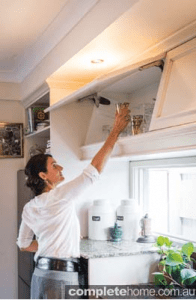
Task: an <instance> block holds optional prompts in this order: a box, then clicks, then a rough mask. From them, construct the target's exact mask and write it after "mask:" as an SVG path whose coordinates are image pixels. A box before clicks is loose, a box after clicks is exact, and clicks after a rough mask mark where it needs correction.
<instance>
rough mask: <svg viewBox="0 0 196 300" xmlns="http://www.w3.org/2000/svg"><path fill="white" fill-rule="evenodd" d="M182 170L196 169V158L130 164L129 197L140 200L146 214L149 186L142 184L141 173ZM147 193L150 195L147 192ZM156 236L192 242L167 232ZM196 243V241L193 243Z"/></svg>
mask: <svg viewBox="0 0 196 300" xmlns="http://www.w3.org/2000/svg"><path fill="white" fill-rule="evenodd" d="M167 167H168V168H172V167H173V168H178V167H179V168H182V167H196V156H191V157H178V158H165V159H152V160H138V161H130V162H129V174H130V178H129V187H130V188H129V196H130V198H134V199H137V200H138V204H139V205H140V208H141V210H142V211H144V212H146V211H147V210H146V209H145V203H144V201H143V193H144V189H145V188H147V184H145V182H142V184H140V180H141V177H142V178H143V176H139V175H140V172H143V171H145V170H143V169H144V168H157V169H158V168H167ZM145 193H148V191H147V190H145ZM153 234H154V235H155V236H158V235H164V236H168V237H171V238H173V239H176V241H182V242H186V241H190V239H186V238H184V237H182V236H177V235H171V234H168V233H165V232H153ZM192 242H194V243H195V241H192Z"/></svg>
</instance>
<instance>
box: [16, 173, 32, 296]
mask: <svg viewBox="0 0 196 300" xmlns="http://www.w3.org/2000/svg"><path fill="white" fill-rule="evenodd" d="M25 176H26V175H25V173H24V170H19V171H18V172H17V191H18V192H17V193H18V222H17V223H18V231H19V227H20V223H21V215H22V210H23V207H24V205H25V204H26V203H27V202H28V201H29V200H30V199H32V198H33V194H32V192H31V190H30V188H28V187H27V186H26V185H25ZM34 267H35V264H34V253H30V252H23V251H20V249H19V248H18V299H30V285H31V277H32V274H33V270H34Z"/></svg>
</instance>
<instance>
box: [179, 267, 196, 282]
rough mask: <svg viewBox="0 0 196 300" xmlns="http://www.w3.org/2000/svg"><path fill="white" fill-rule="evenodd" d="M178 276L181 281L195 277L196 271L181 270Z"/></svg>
mask: <svg viewBox="0 0 196 300" xmlns="http://www.w3.org/2000/svg"><path fill="white" fill-rule="evenodd" d="M180 274H181V278H182V280H183V281H185V280H187V279H189V278H193V277H196V271H194V270H193V269H183V270H181V272H180Z"/></svg>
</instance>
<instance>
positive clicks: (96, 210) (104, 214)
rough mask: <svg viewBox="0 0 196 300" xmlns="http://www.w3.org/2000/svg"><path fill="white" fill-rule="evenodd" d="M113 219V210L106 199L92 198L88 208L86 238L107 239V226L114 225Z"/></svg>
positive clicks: (114, 217) (114, 218)
mask: <svg viewBox="0 0 196 300" xmlns="http://www.w3.org/2000/svg"><path fill="white" fill-rule="evenodd" d="M115 220H116V216H115V210H114V208H113V207H112V206H111V204H110V202H109V201H108V200H104V199H99V200H94V201H93V205H92V206H91V207H90V208H89V210H88V238H89V239H91V240H100V241H106V240H109V239H110V235H109V227H111V226H114V223H115Z"/></svg>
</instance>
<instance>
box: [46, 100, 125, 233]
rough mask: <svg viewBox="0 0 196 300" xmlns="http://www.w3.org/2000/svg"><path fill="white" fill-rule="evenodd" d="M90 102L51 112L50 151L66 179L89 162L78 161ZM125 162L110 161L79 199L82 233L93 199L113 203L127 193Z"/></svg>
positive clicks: (85, 229) (91, 107) (90, 112)
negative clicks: (107, 200) (61, 167)
mask: <svg viewBox="0 0 196 300" xmlns="http://www.w3.org/2000/svg"><path fill="white" fill-rule="evenodd" d="M93 105H94V104H92V103H91V102H86V101H84V102H82V103H78V102H74V103H71V104H67V105H65V106H63V107H61V108H60V109H57V110H55V111H52V112H51V141H52V154H53V156H54V157H55V159H57V161H58V162H59V163H60V164H62V166H63V167H64V176H65V179H66V181H69V180H71V179H73V178H74V177H76V176H77V175H79V174H80V172H81V171H82V170H83V168H84V167H85V166H86V165H87V164H89V163H90V162H87V161H80V146H82V145H83V144H84V141H85V137H86V133H87V129H88V126H89V122H90V117H91V115H92V110H93ZM128 180H129V176H128V162H117V161H116V162H114V161H109V162H108V164H107V166H106V168H105V169H104V172H103V173H102V175H101V178H100V180H99V181H98V182H96V183H95V184H94V185H93V186H92V187H91V188H89V189H88V190H87V191H85V193H83V195H82V196H81V199H80V200H79V202H78V213H79V218H80V224H81V235H82V236H87V234H88V231H87V228H88V226H87V209H88V207H89V206H90V205H91V204H92V200H94V199H98V198H99V199H100V198H101V199H109V200H111V202H113V204H114V206H115V207H116V206H118V205H119V204H120V200H121V199H123V198H127V197H128V194H129V192H128Z"/></svg>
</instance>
